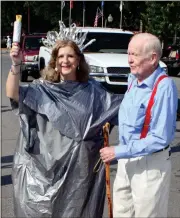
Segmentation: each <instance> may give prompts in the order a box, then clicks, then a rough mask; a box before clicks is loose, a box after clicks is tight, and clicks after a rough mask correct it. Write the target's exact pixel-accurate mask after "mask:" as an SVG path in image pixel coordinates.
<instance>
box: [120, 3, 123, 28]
mask: <svg viewBox="0 0 180 218" xmlns="http://www.w3.org/2000/svg"><path fill="white" fill-rule="evenodd" d="M119 9H120V12H121V13H120V25H119V27H120V29H122V9H123V1H120V6H119Z"/></svg>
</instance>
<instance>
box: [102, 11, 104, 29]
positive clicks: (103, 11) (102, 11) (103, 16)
mask: <svg viewBox="0 0 180 218" xmlns="http://www.w3.org/2000/svg"><path fill="white" fill-rule="evenodd" d="M103 19H104V10H103V8H102V27H103Z"/></svg>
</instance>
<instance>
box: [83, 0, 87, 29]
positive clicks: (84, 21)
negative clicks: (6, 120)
mask: <svg viewBox="0 0 180 218" xmlns="http://www.w3.org/2000/svg"><path fill="white" fill-rule="evenodd" d="M85 11H86V9H85V3H84V1H83V27H84V23H85Z"/></svg>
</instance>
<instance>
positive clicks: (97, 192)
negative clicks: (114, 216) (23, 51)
mask: <svg viewBox="0 0 180 218" xmlns="http://www.w3.org/2000/svg"><path fill="white" fill-rule="evenodd" d="M121 100H122V96H121V95H115V94H110V93H108V92H107V91H106V90H105V89H104V88H103V87H102V86H101V85H100V84H99V83H98V82H96V81H95V80H89V81H88V82H86V83H79V82H75V81H74V82H73V81H65V82H62V83H51V82H48V81H45V80H42V79H39V80H35V81H34V82H33V83H31V84H29V85H25V86H20V92H19V103H18V104H17V103H15V102H14V101H11V104H12V107H13V109H14V111H15V112H16V113H17V114H18V115H19V119H20V127H21V128H20V134H19V138H18V142H17V146H16V151H15V156H14V165H13V174H12V178H13V186H14V205H15V207H14V209H15V214H16V217H43V218H44V217H54V218H55V217H61V218H62V217H64V218H67V217H84V218H85V217H86V218H88V217H93V218H99V217H102V214H103V208H104V199H105V175H104V173H105V171H104V165H103V164H100V165H98V167H97V168H99V169H98V170H97V171H96V170H95V169H94V167H95V165H96V163H97V162H98V160H99V158H100V156H99V150H100V148H102V146H103V135H102V127H103V125H104V124H105V123H106V122H109V123H110V124H112V125H114V123H115V121H116V120H117V116H118V109H119V105H120V103H121Z"/></svg>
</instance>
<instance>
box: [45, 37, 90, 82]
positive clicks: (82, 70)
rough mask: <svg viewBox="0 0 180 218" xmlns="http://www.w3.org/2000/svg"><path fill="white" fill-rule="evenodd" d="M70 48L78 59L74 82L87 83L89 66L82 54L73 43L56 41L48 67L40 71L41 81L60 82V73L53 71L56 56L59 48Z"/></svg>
mask: <svg viewBox="0 0 180 218" xmlns="http://www.w3.org/2000/svg"><path fill="white" fill-rule="evenodd" d="M67 46H69V47H71V48H72V49H73V50H74V51H75V53H76V55H77V56H78V57H79V66H78V68H77V69H76V81H78V82H87V81H88V79H89V71H90V68H89V65H88V64H87V62H86V60H85V57H84V54H83V53H82V52H81V51H80V49H79V47H78V46H77V45H76V43H75V42H73V41H70V40H58V41H57V42H56V44H55V46H54V48H53V49H52V53H51V58H50V61H49V63H48V66H47V67H46V68H44V69H43V70H42V73H41V76H42V78H43V79H45V80H48V81H51V82H60V73H59V72H57V71H55V68H56V61H57V56H58V52H59V49H60V48H64V47H67Z"/></svg>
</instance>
